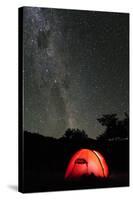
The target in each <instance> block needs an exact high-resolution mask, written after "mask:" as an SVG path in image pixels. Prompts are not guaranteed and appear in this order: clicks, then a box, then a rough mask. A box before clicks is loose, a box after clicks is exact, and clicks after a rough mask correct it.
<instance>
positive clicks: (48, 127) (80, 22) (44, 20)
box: [23, 7, 129, 138]
mask: <svg viewBox="0 0 133 200" xmlns="http://www.w3.org/2000/svg"><path fill="white" fill-rule="evenodd" d="M23 16H24V26H23V36H24V37H23V38H24V40H23V42H24V46H23V47H24V67H23V73H24V82H23V83H24V129H25V130H28V131H30V132H37V133H40V134H42V135H47V136H52V137H60V136H62V135H63V134H64V132H65V130H66V129H67V128H79V129H84V130H85V131H86V133H87V134H88V136H89V137H92V138H95V137H96V136H97V135H99V134H101V133H102V131H103V127H101V125H100V124H99V123H98V121H97V118H99V117H101V116H102V114H111V113H117V114H118V116H119V117H123V113H124V112H128V87H129V86H128V72H129V69H128V62H129V61H128V34H129V33H128V17H129V16H128V14H120V13H102V12H94V11H93V12H88V11H74V10H59V9H48V8H47V9H46V8H44V9H43V8H29V7H27V8H26V7H25V8H24V15H23Z"/></svg>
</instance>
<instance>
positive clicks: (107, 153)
mask: <svg viewBox="0 0 133 200" xmlns="http://www.w3.org/2000/svg"><path fill="white" fill-rule="evenodd" d="M81 148H88V149H95V150H97V151H99V152H101V153H102V155H103V156H104V157H105V160H106V162H107V164H108V166H109V172H110V174H109V177H108V178H96V177H95V176H93V175H91V176H88V177H81V179H80V180H78V181H66V180H65V179H64V175H65V170H66V168H67V165H68V162H69V160H70V158H71V156H72V155H73V153H74V152H76V151H77V150H79V149H81ZM23 183H24V187H23V192H41V191H57V190H70V189H87V188H106V187H121V186H129V142H128V140H121V141H110V142H109V141H108V142H107V141H98V140H93V139H90V138H86V139H83V140H81V139H80V140H79V139H77V140H76V139H74V140H70V139H69V140H68V139H67V138H63V137H62V138H60V139H55V138H51V137H44V136H41V135H38V134H33V133H29V132H24V180H23Z"/></svg>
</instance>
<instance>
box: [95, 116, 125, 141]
mask: <svg viewBox="0 0 133 200" xmlns="http://www.w3.org/2000/svg"><path fill="white" fill-rule="evenodd" d="M124 114H125V118H124V119H123V120H119V119H118V118H117V114H108V115H103V117H101V118H99V119H97V120H98V121H99V122H100V123H101V125H102V126H105V127H106V129H105V131H104V133H103V134H101V135H100V136H98V137H97V139H103V140H108V139H116V138H117V139H118V138H128V135H129V116H128V114H127V113H124Z"/></svg>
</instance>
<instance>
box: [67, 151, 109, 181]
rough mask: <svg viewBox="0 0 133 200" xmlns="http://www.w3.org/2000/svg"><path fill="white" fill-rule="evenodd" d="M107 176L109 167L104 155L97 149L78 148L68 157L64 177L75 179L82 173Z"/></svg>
mask: <svg viewBox="0 0 133 200" xmlns="http://www.w3.org/2000/svg"><path fill="white" fill-rule="evenodd" d="M91 174H93V175H94V176H96V177H108V175H109V169H108V165H107V163H106V161H105V159H104V157H103V156H102V155H101V154H100V153H99V152H97V151H94V150H89V149H80V150H79V151H77V152H76V153H75V154H74V155H73V156H72V158H71V159H70V161H69V163H68V166H67V169H66V173H65V179H77V178H80V177H82V176H83V175H86V176H89V175H91Z"/></svg>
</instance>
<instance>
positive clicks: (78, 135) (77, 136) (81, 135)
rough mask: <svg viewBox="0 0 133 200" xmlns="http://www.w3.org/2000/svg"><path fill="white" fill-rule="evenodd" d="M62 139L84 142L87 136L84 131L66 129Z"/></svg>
mask: <svg viewBox="0 0 133 200" xmlns="http://www.w3.org/2000/svg"><path fill="white" fill-rule="evenodd" d="M63 138H66V139H68V140H84V139H88V135H87V134H86V133H85V131H84V130H79V129H70V128H69V129H67V130H66V132H65V134H64V135H63Z"/></svg>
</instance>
